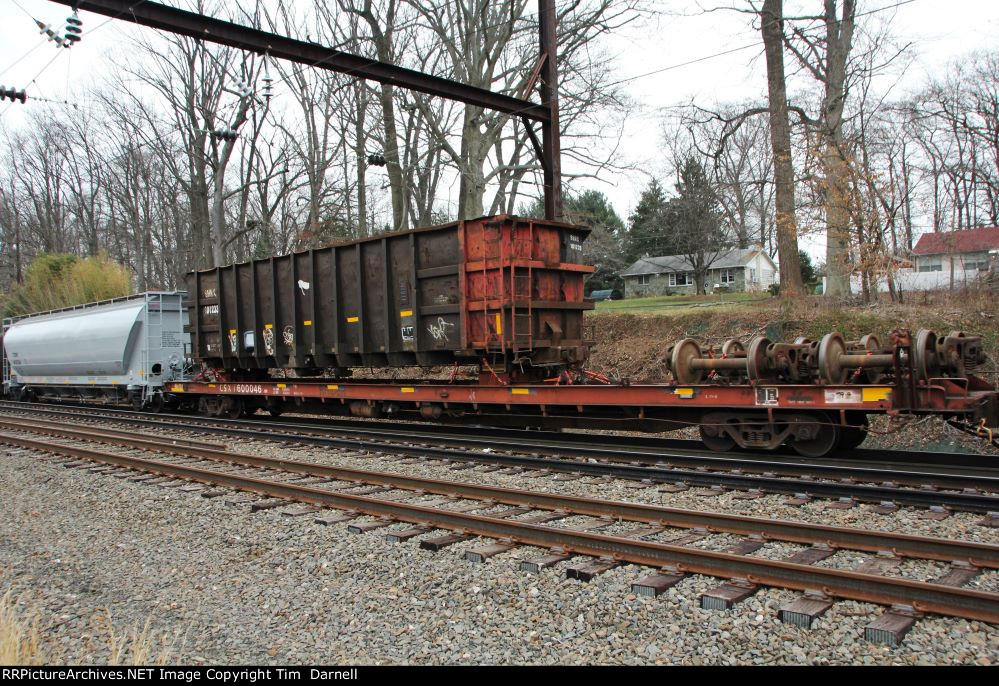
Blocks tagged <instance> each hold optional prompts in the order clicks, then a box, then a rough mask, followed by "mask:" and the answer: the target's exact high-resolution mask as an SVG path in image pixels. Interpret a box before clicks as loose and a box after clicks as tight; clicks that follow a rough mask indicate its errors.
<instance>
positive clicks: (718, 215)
mask: <svg viewBox="0 0 999 686" xmlns="http://www.w3.org/2000/svg"><path fill="white" fill-rule="evenodd" d="M676 193H677V195H676V197H675V198H672V199H671V200H670V201H669V202H668V203H667V207H666V210H665V222H664V224H665V231H664V238H665V243H666V245H667V246H668V247H669V248H670V252H668V253H664V254H671V255H683V256H684V257H685V258H686V260H687V263H688V264H689V265H690V271H692V272H693V274H694V282H695V285H696V287H697V292H698V293H704V292H705V281H706V279H707V276H708V273H709V271H710V268H711V264H712V263H713V262H714V261H715V260H716V259H717V258H718V257H719V255H721V254H722V253H723V252H725V250H726V249H728V248H729V247H730V241H729V240H728V236H726V235H725V231H724V229H723V228H722V225H723V223H722V212H721V209H720V207H719V205H718V198H717V196H716V195H715V190H714V187H713V186H712V185H711V182H710V181H709V180H708V176H707V174H706V173H705V171H704V167H703V166H702V165H701V163H700V162H698V161H697V160H696V159H694V158H692V157H691V158H688V159H687V160H686V161H685V162H684V164H683V167H681V169H680V180H679V182H678V183H677V184H676Z"/></svg>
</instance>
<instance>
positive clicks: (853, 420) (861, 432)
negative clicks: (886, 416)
mask: <svg viewBox="0 0 999 686" xmlns="http://www.w3.org/2000/svg"><path fill="white" fill-rule="evenodd" d="M849 415H850V413H847V421H848V422H849V423H850V424H849V426H840V427H839V442H837V443H836V449H837V450H853V449H854V448H857V447H859V446H860V444H861V443H863V442H864V439H866V438H867V429H868V427H869V426H870V422H869V421H868V420H867V415H866V414H861V415H860V416H859V418H858V417H851V416H849Z"/></svg>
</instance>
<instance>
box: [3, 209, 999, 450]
mask: <svg viewBox="0 0 999 686" xmlns="http://www.w3.org/2000/svg"><path fill="white" fill-rule="evenodd" d="M585 238H586V229H585V228H582V227H577V226H572V225H569V224H561V223H558V222H550V221H544V220H535V219H520V218H516V217H510V216H499V217H486V218H481V219H476V220H470V221H460V222H454V223H452V224H446V225H443V226H437V227H430V228H427V229H416V230H413V231H407V232H401V233H395V234H388V235H385V236H378V237H374V238H369V239H364V240H360V241H354V242H351V243H346V244H343V245H337V246H332V247H328V248H321V249H316V250H310V251H307V252H300V253H295V254H292V255H285V256H280V257H273V258H268V259H265V260H255V261H252V262H247V263H242V264H236V265H229V266H224V267H219V268H216V269H212V270H206V271H200V272H193V273H191V274H189V275H188V277H187V280H188V285H189V288H190V292H189V293H188V294H187V297H186V299H185V296H184V294H182V293H179V292H169V293H145V294H140V295H137V296H133V297H131V298H124V299H119V300H115V301H108V302H104V303H94V304H91V305H86V306H80V307H76V308H67V309H65V310H60V311H55V312H46V313H39V314H36V315H31V316H28V317H24V318H20V319H18V320H12V321H8V322H7V323H6V324H5V331H4V334H5V336H4V340H3V344H4V350H5V356H4V364H5V366H4V374H5V377H4V390H5V392H6V394H7V395H8V396H11V395H12V396H13V397H19V398H22V399H29V400H30V399H36V398H37V399H66V398H72V399H94V398H97V399H102V400H104V401H109V400H110V401H124V402H128V403H131V404H132V405H133V406H134V407H137V408H147V409H151V410H158V409H161V408H163V407H168V408H171V409H180V410H194V411H198V412H200V413H202V414H205V415H209V416H217V417H230V418H236V417H239V416H241V415H244V414H250V413H254V412H256V411H257V410H260V409H263V410H267V411H269V412H270V413H272V414H281V413H282V412H287V411H294V412H302V413H316V414H327V415H353V416H360V417H389V416H391V417H399V418H404V419H413V420H423V421H440V422H455V423H475V424H492V425H504V426H514V427H517V426H521V427H544V428H565V427H573V428H581V429H608V428H609V429H624V430H637V431H646V432H664V431H671V430H675V429H680V428H684V427H698V428H699V430H700V434H701V438H702V440H703V442H704V443H705V445H706V446H707V447H709V448H711V449H713V450H718V451H727V450H732V449H735V448H742V449H753V450H774V449H777V448H780V447H781V446H784V445H786V446H790V447H791V448H793V449H794V450H795V451H797V452H798V453H800V454H802V455H805V456H808V457H820V456H823V455H826V454H828V453H830V452H832V451H835V450H850V449H852V448H854V447H856V446H858V445H859V444H860V443H861V442H862V441H863V440H864V439H865V437H866V436H867V433H868V432H867V429H868V418H869V416H871V415H877V414H890V415H897V416H901V415H909V416H918V415H923V416H925V415H935V416H938V417H941V418H944V419H947V420H949V421H951V422H953V423H954V424H956V425H957V426H959V427H961V428H963V429H965V430H967V431H971V432H972V433H976V434H978V435H980V436H982V437H984V438H986V439H987V440H989V441H991V442H992V443H994V444H996V445H999V441H997V440H996V438H995V437H996V435H999V390H997V388H996V386H995V384H994V383H993V382H990V381H988V380H987V376H986V375H984V374H981V373H980V370H981V369H982V368H983V367H984V366H987V364H988V360H987V358H986V355H985V351H984V347H983V342H982V339H981V338H980V337H978V336H974V335H969V334H966V333H965V332H961V331H951V332H949V333H944V334H938V333H936V332H934V331H930V330H925V329H924V330H920V331H917V332H915V333H910V332H908V331H903V330H898V331H894V332H891V333H890V334H889V335H888V336H887V337H885V338H883V339H882V338H879V337H878V336H876V335H872V334H868V335H866V336H863V337H861V338H859V339H858V340H847V339H846V338H845V337H844V336H843V335H842V334H840V333H838V332H830V333H828V334H826V335H825V336H823V337H822V338H820V339H818V340H809V339H805V338H798V339H795V340H793V341H789V342H782V341H772V340H769V339H767V338H765V337H755V338H753V339H752V340H746V341H742V340H737V339H732V340H729V341H726V342H724V344H722V345H707V344H703V343H701V342H698V341H695V340H693V339H684V340H681V341H677V342H675V343H674V344H672V345H670V344H668V343H667V342H663V353H664V357H665V358H666V359H667V360H668V367H669V373H670V378H669V379H667V380H664V381H653V382H648V381H642V380H637V379H626V378H617V377H612V376H611V377H608V376H604V375H602V374H600V373H599V372H597V371H594V370H590V369H587V368H586V366H585V362H586V360H587V356H588V351H589V348H590V345H591V341H589V340H588V338H587V336H586V335H585V333H584V331H585V326H584V320H583V314H584V312H585V311H586V310H587V309H589V308H591V307H592V300H589V299H586V298H584V295H583V294H584V291H583V280H584V277H585V275H586V274H588V273H590V272H591V271H592V268H591V267H589V266H587V265H585V264H584V263H583V260H582V256H581V250H580V248H581V245H582V242H583V240H585ZM182 299H183V302H182ZM413 365H416V366H430V365H434V366H439V365H442V366H444V367H445V368H449V369H450V370H451V372H450V374H449V375H444V378H436V377H433V376H430V375H418V376H419V378H413V379H408V380H405V379H399V378H398V375H397V372H398V368H401V367H409V366H413ZM360 366H365V367H372V368H374V369H375V370H374V371H373V373H372V374H370V375H357V376H361V377H362V378H357V376H351V372H352V370H353V369H354V368H356V367H360ZM459 367H463V369H462V370H461V373H459ZM378 370H380V371H378ZM390 372H393V373H390ZM438 376H440V375H438Z"/></svg>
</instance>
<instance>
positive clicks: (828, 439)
mask: <svg viewBox="0 0 999 686" xmlns="http://www.w3.org/2000/svg"><path fill="white" fill-rule="evenodd" d="M806 425H807V427H808V429H809V431H808V432H807V435H806V436H802V437H798V436H795V437H794V438H792V439H791V440H790V443H791V447H792V448H794V452H796V453H798V454H799V455H801V456H802V457H825V456H826V455H828V454H829V453H830V452H832V450H833V448H835V447H837V445H838V443H839V437H840V431H839V426H838V425H836V424H833V423H832V422H831V421H830V419H829V418H828V417H825V416H819V417H816V418H815V419H813V420H812V421H810V422H807V424H806Z"/></svg>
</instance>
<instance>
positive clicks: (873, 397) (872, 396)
mask: <svg viewBox="0 0 999 686" xmlns="http://www.w3.org/2000/svg"><path fill="white" fill-rule="evenodd" d="M862 393H863V395H862V396H861V398H862V399H863V401H864V402H865V403H876V402H880V401H882V400H888V398H889V397H891V388H865V389H864V390H863V391H862Z"/></svg>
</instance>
